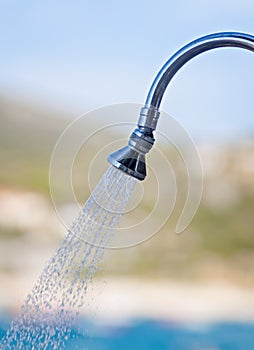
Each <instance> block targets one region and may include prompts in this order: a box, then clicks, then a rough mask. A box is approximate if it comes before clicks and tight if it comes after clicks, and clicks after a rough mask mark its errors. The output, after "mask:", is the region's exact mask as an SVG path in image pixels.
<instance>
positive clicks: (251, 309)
mask: <svg viewBox="0 0 254 350" xmlns="http://www.w3.org/2000/svg"><path fill="white" fill-rule="evenodd" d="M34 277H35V276H32V275H30V276H29V277H24V276H19V275H17V276H16V277H15V278H14V276H12V277H10V276H8V275H1V276H0V281H1V289H0V309H1V310H8V311H9V312H10V313H11V315H13V316H15V314H16V313H17V312H18V310H19V308H20V307H21V305H22V304H23V302H24V300H25V298H26V295H27V294H28V293H29V291H30V290H31V288H32V286H33V284H34V283H35V281H36V280H37V278H36V277H35V278H34ZM7 286H8V287H7ZM253 292H254V288H251V287H250V288H248V287H241V286H239V285H236V284H232V283H230V282H224V281H221V280H220V281H219V280H211V281H209V282H208V281H204V282H202V281H198V282H189V281H178V280H164V279H158V280H156V279H142V278H126V277H109V276H105V277H104V278H95V279H94V280H93V282H92V284H91V285H89V288H88V292H87V296H86V302H85V305H84V306H83V307H82V308H81V309H80V315H81V316H83V317H87V318H90V319H94V320H95V322H106V323H108V324H111V323H117V324H119V323H126V322H129V321H131V320H133V319H153V320H159V321H165V322H179V323H186V322H187V323H190V322H195V323H215V322H223V321H232V322H233V321H243V322H254V293H253Z"/></svg>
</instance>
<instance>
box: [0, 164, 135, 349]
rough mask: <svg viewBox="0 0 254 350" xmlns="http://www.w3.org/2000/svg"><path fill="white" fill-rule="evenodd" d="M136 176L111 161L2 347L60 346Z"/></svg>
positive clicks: (97, 265) (3, 341) (0, 344)
mask: <svg viewBox="0 0 254 350" xmlns="http://www.w3.org/2000/svg"><path fill="white" fill-rule="evenodd" d="M135 183H136V180H135V179H134V178H132V177H130V176H127V175H125V174H124V173H123V172H121V171H119V170H117V169H115V168H113V167H110V168H109V169H108V171H107V172H106V173H105V175H104V176H103V177H102V179H101V180H100V182H99V183H98V185H97V186H96V188H95V190H94V191H93V193H92V194H91V196H90V197H89V199H88V200H87V202H86V204H85V205H84V207H83V209H82V210H81V212H80V214H79V216H78V218H77V219H76V220H75V221H74V223H73V224H72V226H71V227H70V229H69V231H68V234H67V236H66V238H65V239H64V241H63V242H62V244H61V245H60V246H59V248H58V249H57V251H56V252H55V253H54V254H53V256H52V257H51V258H50V260H49V262H48V263H47V265H46V266H45V268H44V270H43V272H42V274H41V276H40V277H39V279H38V281H37V282H36V284H35V285H34V287H33V289H32V291H31V292H30V294H29V295H28V296H27V299H26V301H25V303H24V304H23V306H22V309H21V311H20V313H19V314H18V316H17V317H16V319H15V320H14V321H13V322H12V323H11V325H10V327H9V329H8V331H7V333H6V335H5V336H4V338H3V339H2V341H1V343H0V349H1V350H14V349H15V350H16V349H17V350H25V349H27V350H29V349H30V350H39V349H62V348H64V344H65V341H66V340H67V339H68V338H69V336H70V332H71V327H72V325H73V322H74V320H75V318H76V316H77V315H78V313H79V310H80V308H81V307H82V306H83V305H84V304H85V296H86V291H87V288H88V287H89V284H90V283H91V280H92V277H93V275H94V274H95V272H96V271H97V269H98V267H99V265H100V263H101V262H102V260H103V256H104V251H105V248H104V245H105V244H108V242H109V241H110V239H111V237H112V235H113V234H114V233H113V231H114V230H113V229H114V228H115V227H117V225H118V223H119V221H120V219H121V217H122V216H123V214H124V212H125V210H126V206H127V203H128V200H129V198H130V196H131V194H132V192H133V189H134V186H135Z"/></svg>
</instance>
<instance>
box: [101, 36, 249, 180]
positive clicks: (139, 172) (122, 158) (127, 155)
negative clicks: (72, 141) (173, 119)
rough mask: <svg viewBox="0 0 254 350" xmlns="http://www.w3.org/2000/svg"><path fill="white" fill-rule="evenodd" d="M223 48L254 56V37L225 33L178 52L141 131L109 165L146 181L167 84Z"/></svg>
mask: <svg viewBox="0 0 254 350" xmlns="http://www.w3.org/2000/svg"><path fill="white" fill-rule="evenodd" d="M220 47H239V48H242V49H246V50H249V51H253V52H254V36H252V35H249V34H245V33H234V32H222V33H215V34H210V35H207V36H204V37H202V38H199V39H197V40H194V41H192V42H191V43H189V44H187V45H186V46H184V47H183V48H182V49H180V50H179V51H177V52H176V53H175V54H174V55H173V56H172V57H171V58H170V59H169V60H168V61H167V62H166V63H165V64H164V66H163V67H162V68H161V70H160V71H159V73H158V74H157V76H156V78H155V79H154V81H153V83H152V86H151V88H150V90H149V92H148V96H147V99H146V103H145V107H143V108H142V109H141V113H140V117H139V121H138V124H137V126H138V128H137V129H135V130H134V132H133V133H132V134H131V136H130V139H129V142H128V146H126V147H124V148H122V149H120V150H119V151H116V152H114V153H112V154H111V155H110V156H109V157H108V161H109V162H110V163H111V164H112V165H113V166H115V167H116V168H119V169H120V170H122V171H124V172H125V173H126V174H129V175H131V176H133V177H136V178H137V179H139V180H144V178H145V177H146V165H145V155H146V153H148V152H149V151H150V149H151V148H152V146H153V144H154V141H155V140H154V137H153V131H154V130H155V129H156V125H157V122H158V118H159V115H160V113H159V107H160V104H161V100H162V97H163V96H164V93H165V91H166V89H167V86H168V84H169V83H170V81H171V80H172V78H173V77H174V76H175V74H176V73H177V72H178V70H179V69H180V68H181V67H182V66H183V65H184V64H185V63H187V62H188V61H189V60H190V59H192V58H194V57H195V56H197V55H199V54H200V53H202V52H205V51H209V50H211V49H216V48H220Z"/></svg>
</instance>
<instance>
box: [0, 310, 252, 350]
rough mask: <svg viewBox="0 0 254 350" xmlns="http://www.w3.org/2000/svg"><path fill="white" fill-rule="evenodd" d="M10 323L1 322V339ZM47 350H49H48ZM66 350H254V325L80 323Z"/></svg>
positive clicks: (83, 321) (143, 322) (80, 321)
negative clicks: (117, 324)
mask: <svg viewBox="0 0 254 350" xmlns="http://www.w3.org/2000/svg"><path fill="white" fill-rule="evenodd" d="M7 327H8V319H7V318H6V317H5V318H4V317H3V318H2V320H1V321H0V338H1V337H2V336H3V334H4V330H6V329H7ZM47 349H48V348H47ZM65 349H67V350H73V349H80V350H82V349H84V350H85V349H86V350H89V349H90V350H135V349H138V350H171V349H172V350H240V349H241V350H253V349H254V324H250V323H236V322H234V323H233V322H232V323H230V322H229V323H219V324H211V325H200V324H186V325H183V324H177V323H173V322H172V323H170V322H167V323H166V322H158V321H152V320H139V321H135V322H132V323H130V324H126V325H119V326H116V325H115V326H107V325H105V324H103V325H102V324H101V325H98V324H97V325H96V324H94V323H92V322H90V321H88V320H85V319H80V320H79V323H78V325H76V326H75V328H74V329H73V330H72V333H71V337H70V338H69V339H68V340H67V342H66V347H65Z"/></svg>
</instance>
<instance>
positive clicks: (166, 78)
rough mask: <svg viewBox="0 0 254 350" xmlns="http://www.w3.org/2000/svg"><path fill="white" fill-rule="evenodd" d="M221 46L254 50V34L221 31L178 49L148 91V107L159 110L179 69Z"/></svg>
mask: <svg viewBox="0 0 254 350" xmlns="http://www.w3.org/2000/svg"><path fill="white" fill-rule="evenodd" d="M219 47H239V48H242V49H246V50H249V51H253V52H254V36H252V35H249V34H245V33H237V32H221V33H214V34H210V35H206V36H203V37H201V38H199V39H197V40H194V41H192V42H190V43H189V44H187V45H186V46H184V47H183V48H181V49H180V50H179V51H177V52H176V53H175V54H174V55H173V56H172V57H171V58H170V59H169V60H168V61H167V62H166V63H165V64H164V66H163V67H162V68H161V70H160V71H159V73H158V74H157V76H156V78H155V79H154V81H153V83H152V86H151V88H150V90H149V92H148V95H147V99H146V103H145V105H146V107H148V108H149V107H154V108H155V109H157V110H158V109H159V107H160V104H161V100H162V98H163V95H164V93H165V91H166V89H167V87H168V84H169V83H170V81H171V80H172V78H173V77H174V76H175V74H176V73H177V72H178V70H179V69H180V68H181V67H182V66H183V65H184V64H185V63H187V62H188V61H190V60H191V59H192V58H194V57H196V56H198V55H199V54H201V53H202V52H206V51H209V50H212V49H216V48H219Z"/></svg>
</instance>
